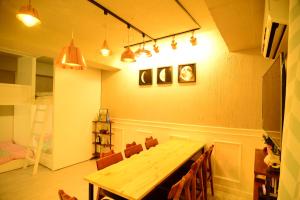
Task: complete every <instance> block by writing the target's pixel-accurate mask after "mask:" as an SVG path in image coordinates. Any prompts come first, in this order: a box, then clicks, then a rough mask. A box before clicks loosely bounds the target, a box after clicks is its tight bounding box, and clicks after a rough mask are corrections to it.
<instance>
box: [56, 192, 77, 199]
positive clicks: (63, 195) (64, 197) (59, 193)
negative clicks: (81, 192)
mask: <svg viewBox="0 0 300 200" xmlns="http://www.w3.org/2000/svg"><path fill="white" fill-rule="evenodd" d="M58 195H59V199H60V200H78V199H77V198H76V197H71V196H70V195H68V194H66V193H65V192H64V191H63V190H58Z"/></svg>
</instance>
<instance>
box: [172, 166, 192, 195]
mask: <svg viewBox="0 0 300 200" xmlns="http://www.w3.org/2000/svg"><path fill="white" fill-rule="evenodd" d="M192 178H193V172H192V171H191V170H190V171H189V172H188V173H187V174H186V175H184V176H183V177H182V178H181V180H179V181H178V182H177V183H175V184H174V185H173V186H172V187H171V189H170V191H169V194H168V199H172V200H179V199H180V196H181V194H182V192H184V198H183V199H185V200H191V182H192Z"/></svg>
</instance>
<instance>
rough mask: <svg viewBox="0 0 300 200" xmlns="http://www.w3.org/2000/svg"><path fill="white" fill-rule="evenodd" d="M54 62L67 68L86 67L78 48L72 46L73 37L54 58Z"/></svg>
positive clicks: (79, 68)
mask: <svg viewBox="0 0 300 200" xmlns="http://www.w3.org/2000/svg"><path fill="white" fill-rule="evenodd" d="M55 64H56V65H58V66H60V67H62V68H68V69H78V70H83V69H86V63H85V60H84V57H83V56H82V55H81V53H80V50H79V48H77V47H75V46H74V42H73V39H72V40H71V43H70V45H69V46H67V47H64V48H63V49H62V50H61V52H60V54H59V56H58V57H57V58H56V61H55Z"/></svg>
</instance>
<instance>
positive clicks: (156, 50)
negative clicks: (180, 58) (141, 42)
mask: <svg viewBox="0 0 300 200" xmlns="http://www.w3.org/2000/svg"><path fill="white" fill-rule="evenodd" d="M153 50H154V52H155V53H159V48H158V46H157V44H156V40H155V41H154V45H153Z"/></svg>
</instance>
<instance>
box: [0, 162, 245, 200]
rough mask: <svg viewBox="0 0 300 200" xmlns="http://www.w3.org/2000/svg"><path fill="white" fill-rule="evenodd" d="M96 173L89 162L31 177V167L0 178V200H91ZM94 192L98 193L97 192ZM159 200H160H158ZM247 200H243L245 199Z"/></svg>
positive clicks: (228, 198) (230, 199)
mask: <svg viewBox="0 0 300 200" xmlns="http://www.w3.org/2000/svg"><path fill="white" fill-rule="evenodd" d="M95 170H96V164H95V161H94V160H92V161H86V162H83V163H79V164H76V165H73V166H71V167H67V168H64V169H61V170H57V171H50V170H49V169H47V168H45V167H43V166H40V167H39V171H38V174H37V175H35V176H32V174H31V173H32V166H31V167H28V168H26V169H18V170H14V171H10V172H5V173H2V174H0V200H48V199H49V200H50V199H51V200H55V199H59V198H58V194H57V192H58V189H64V190H65V191H66V192H67V193H69V194H71V195H74V196H76V197H77V198H78V199H79V200H87V199H88V183H87V182H86V181H85V180H83V177H84V176H85V175H87V174H89V173H91V172H94V171H95ZM94 191H97V190H96V189H95V190H94ZM155 200H159V199H155ZM209 200H242V199H241V198H239V197H236V196H232V195H229V194H226V193H224V192H219V191H216V194H215V196H214V197H209ZM243 200H244V199H243Z"/></svg>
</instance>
